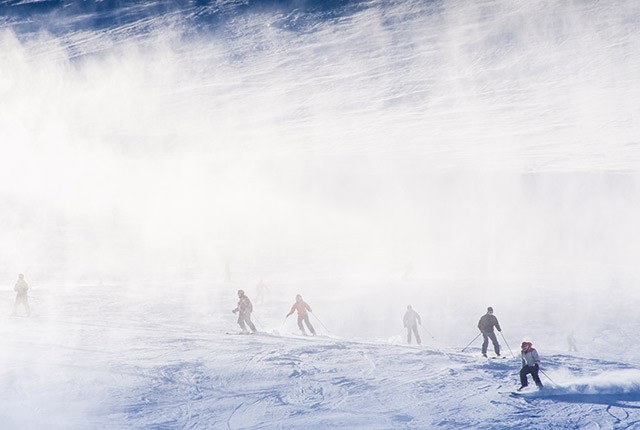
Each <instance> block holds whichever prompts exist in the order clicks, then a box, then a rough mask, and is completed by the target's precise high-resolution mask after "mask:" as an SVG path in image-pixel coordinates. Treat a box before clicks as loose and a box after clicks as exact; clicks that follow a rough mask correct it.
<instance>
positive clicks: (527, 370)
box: [520, 364, 542, 388]
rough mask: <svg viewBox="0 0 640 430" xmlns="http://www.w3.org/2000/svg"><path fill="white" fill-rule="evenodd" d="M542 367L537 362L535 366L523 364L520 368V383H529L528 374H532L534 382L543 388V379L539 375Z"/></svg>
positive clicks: (525, 384)
mask: <svg viewBox="0 0 640 430" xmlns="http://www.w3.org/2000/svg"><path fill="white" fill-rule="evenodd" d="M539 370H540V367H539V366H538V365H537V364H536V365H535V366H522V369H520V385H522V386H523V387H526V386H527V385H529V381H527V375H528V374H531V377H532V378H533V382H535V383H536V385H537V386H538V387H540V388H542V381H540V377H539V376H538V371H539Z"/></svg>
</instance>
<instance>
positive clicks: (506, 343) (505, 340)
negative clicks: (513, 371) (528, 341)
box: [500, 332, 516, 358]
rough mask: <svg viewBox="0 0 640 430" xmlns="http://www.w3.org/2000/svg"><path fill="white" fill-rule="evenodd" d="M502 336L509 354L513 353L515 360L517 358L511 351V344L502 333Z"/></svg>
mask: <svg viewBox="0 0 640 430" xmlns="http://www.w3.org/2000/svg"><path fill="white" fill-rule="evenodd" d="M500 335H501V336H502V339H503V340H504V344H505V345H507V348H509V352H510V353H511V355H512V356H513V358H516V356H515V355H514V354H513V351H511V347H510V346H509V343H508V342H507V338H505V337H504V334H502V332H500Z"/></svg>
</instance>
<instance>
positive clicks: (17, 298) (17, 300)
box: [11, 296, 20, 316]
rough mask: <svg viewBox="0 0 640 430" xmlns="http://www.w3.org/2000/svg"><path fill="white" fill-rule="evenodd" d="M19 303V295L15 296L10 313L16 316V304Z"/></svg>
mask: <svg viewBox="0 0 640 430" xmlns="http://www.w3.org/2000/svg"><path fill="white" fill-rule="evenodd" d="M19 304H20V296H16V301H15V302H13V311H12V312H11V315H13V316H16V315H17V312H18V305H19Z"/></svg>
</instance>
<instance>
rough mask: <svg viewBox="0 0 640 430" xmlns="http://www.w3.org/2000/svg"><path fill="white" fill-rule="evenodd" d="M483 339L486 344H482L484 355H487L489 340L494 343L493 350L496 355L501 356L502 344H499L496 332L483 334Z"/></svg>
mask: <svg viewBox="0 0 640 430" xmlns="http://www.w3.org/2000/svg"><path fill="white" fill-rule="evenodd" d="M482 337H483V338H484V342H482V354H486V353H487V346H489V339H491V343H493V350H494V351H495V353H496V355H500V344H499V343H498V338H497V337H496V334H495V332H493V331H490V332H486V333H485V332H482Z"/></svg>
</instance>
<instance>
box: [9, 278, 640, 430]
mask: <svg viewBox="0 0 640 430" xmlns="http://www.w3.org/2000/svg"><path fill="white" fill-rule="evenodd" d="M142 291H144V290H141V291H139V292H132V291H127V290H124V289H120V288H118V287H112V286H99V287H97V286H93V287H88V286H78V287H74V288H70V289H67V288H43V289H39V290H34V291H33V292H32V297H31V304H32V308H33V312H34V316H33V317H31V318H25V317H8V316H6V317H3V318H2V323H1V324H0V331H1V339H2V340H1V341H0V342H1V343H2V345H1V347H0V360H1V362H2V366H0V396H1V398H0V403H1V404H2V405H3V407H2V408H1V409H0V423H2V425H1V426H0V427H1V428H3V429H98V428H105V429H106V428H108V429H131V428H136V429H143V428H144V429H182V428H189V429H279V428H281V429H290V428H308V429H325V428H340V429H429V428H446V429H454V428H469V429H520V428H521V429H550V428H554V429H557V428H567V429H608V428H612V429H626V428H628V429H633V428H639V427H640V370H638V369H637V368H636V367H634V366H631V365H629V364H626V363H622V362H614V361H609V360H605V359H596V358H590V357H587V356H586V355H585V354H584V353H582V352H581V354H582V355H569V354H567V353H560V352H559V351H558V352H555V353H548V352H547V351H541V354H542V360H543V366H542V368H543V370H544V371H545V373H546V375H547V376H545V375H541V377H542V380H543V382H544V383H545V384H546V388H545V390H543V391H541V392H535V391H534V392H532V393H526V394H524V395H519V396H515V395H513V394H511V391H513V390H514V389H515V388H517V386H518V382H517V380H518V370H519V360H518V359H514V358H513V357H511V355H510V354H509V351H508V350H507V348H505V349H504V353H505V356H506V357H507V358H505V359H484V358H482V357H481V356H480V352H479V345H480V342H479V341H478V342H474V344H473V346H472V347H471V348H470V349H469V350H468V351H466V352H464V353H462V352H461V349H462V347H463V346H464V345H449V346H446V344H447V340H446V339H438V337H437V336H436V339H435V340H434V339H432V338H430V337H429V335H427V334H426V332H423V339H424V344H426V345H424V344H423V346H422V347H418V346H415V345H414V346H408V345H405V344H403V343H402V341H401V339H400V333H401V332H399V333H398V335H396V336H392V337H390V338H389V339H386V340H382V339H381V340H377V341H376V340H369V341H365V340H362V339H355V338H340V337H339V334H337V333H327V331H326V330H325V329H324V328H323V327H322V325H321V323H320V322H319V320H318V319H316V318H312V322H313V323H314V324H315V325H316V327H317V328H318V331H319V333H320V335H319V336H318V337H316V338H306V337H301V336H298V335H294V333H295V332H296V331H297V330H296V327H295V319H294V317H290V318H289V319H288V320H287V321H286V323H285V324H282V325H280V326H278V322H277V321H278V320H279V318H280V320H279V321H280V322H282V321H284V315H285V314H286V312H287V311H288V308H289V306H290V303H289V302H286V301H284V300H283V301H277V300H276V298H275V297H272V296H271V297H269V296H268V298H267V302H266V303H265V304H264V305H256V311H255V317H256V318H255V320H256V324H257V325H258V326H259V328H260V329H261V330H262V331H263V332H262V333H259V334H256V335H250V336H244V335H235V334H228V333H227V332H230V333H236V332H237V331H238V327H237V325H236V324H235V316H234V315H233V314H232V313H231V312H230V310H231V307H230V305H231V306H232V305H233V293H234V292H235V287H234V286H232V285H217V286H214V287H212V289H211V291H209V292H208V293H204V294H199V295H197V297H196V296H195V295H194V294H193V293H192V292H190V290H189V289H188V288H186V289H181V290H180V293H178V294H171V295H169V294H164V295H163V299H162V300H159V299H158V298H154V300H149V297H150V295H149V294H146V293H144V292H142ZM12 300H13V297H12V295H10V294H9V293H8V292H5V293H3V294H2V301H3V302H5V303H11V302H12ZM20 311H22V309H21V310H20ZM316 311H318V309H316ZM326 313H327V311H326V310H325V314H326ZM399 314H400V316H401V314H402V309H400V310H399ZM322 323H325V324H327V325H331V324H330V322H329V321H322ZM400 328H401V327H400ZM432 329H433V328H432ZM505 331H506V330H505ZM372 335H374V334H372V333H369V336H362V338H369V339H372ZM517 342H518V341H517V340H511V341H510V342H509V343H510V346H511V347H512V348H514V347H515V348H516V349H515V350H514V352H515V353H517ZM503 345H504V344H503ZM490 351H491V349H490ZM490 355H491V354H490ZM549 377H550V378H551V379H552V380H553V381H554V382H555V383H556V384H557V385H554V384H553V383H552V382H550V380H549Z"/></svg>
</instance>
